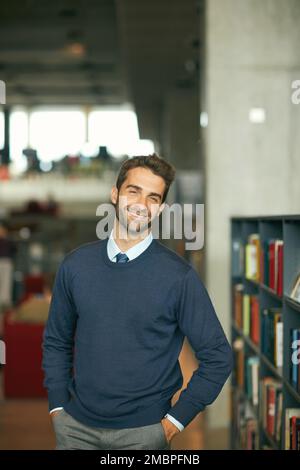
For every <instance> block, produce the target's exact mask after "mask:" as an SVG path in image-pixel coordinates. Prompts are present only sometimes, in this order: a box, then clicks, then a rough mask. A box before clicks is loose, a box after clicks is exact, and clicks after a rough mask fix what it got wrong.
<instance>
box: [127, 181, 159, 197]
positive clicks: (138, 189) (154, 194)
mask: <svg viewBox="0 0 300 470" xmlns="http://www.w3.org/2000/svg"><path fill="white" fill-rule="evenodd" d="M126 188H134V189H136V190H137V191H142V189H143V188H141V187H140V186H137V185H136V184H127V186H126ZM149 196H157V197H158V198H159V199H162V196H161V195H160V194H158V193H153V192H152V193H149Z"/></svg>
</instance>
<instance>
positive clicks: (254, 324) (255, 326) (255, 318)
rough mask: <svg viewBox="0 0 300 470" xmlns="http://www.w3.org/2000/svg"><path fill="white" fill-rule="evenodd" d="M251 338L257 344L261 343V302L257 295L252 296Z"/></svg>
mask: <svg viewBox="0 0 300 470" xmlns="http://www.w3.org/2000/svg"><path fill="white" fill-rule="evenodd" d="M251 303H252V305H251V307H252V308H251V316H252V318H251V339H252V341H253V342H254V343H255V344H257V345H258V344H259V340H260V338H259V336H260V333H259V302H258V299H257V297H252V298H251Z"/></svg>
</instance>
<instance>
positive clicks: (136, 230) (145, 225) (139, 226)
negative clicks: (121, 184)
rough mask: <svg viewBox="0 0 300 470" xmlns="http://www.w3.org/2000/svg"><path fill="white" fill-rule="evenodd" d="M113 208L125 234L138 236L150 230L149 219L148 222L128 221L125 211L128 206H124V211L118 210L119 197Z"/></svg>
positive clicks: (150, 222)
mask: <svg viewBox="0 0 300 470" xmlns="http://www.w3.org/2000/svg"><path fill="white" fill-rule="evenodd" d="M114 206H115V210H116V217H117V219H118V221H119V223H120V224H121V226H122V227H123V228H125V230H126V233H127V234H130V235H139V234H142V233H143V232H145V231H146V230H149V229H150V228H151V224H152V221H151V219H150V220H148V222H140V221H129V217H128V216H127V213H128V212H127V209H128V207H129V206H126V207H125V208H124V209H120V206H119V196H118V199H117V202H116V204H114ZM147 215H148V214H147Z"/></svg>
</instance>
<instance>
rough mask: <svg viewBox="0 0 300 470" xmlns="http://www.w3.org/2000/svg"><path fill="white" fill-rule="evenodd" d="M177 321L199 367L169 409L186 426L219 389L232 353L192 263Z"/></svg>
mask: <svg viewBox="0 0 300 470" xmlns="http://www.w3.org/2000/svg"><path fill="white" fill-rule="evenodd" d="M177 320H178V325H179V328H180V329H181V331H182V332H183V333H184V335H185V336H186V337H187V338H188V340H189V343H190V345H191V347H192V348H193V350H194V353H195V356H196V358H197V359H198V360H199V361H200V364H199V367H198V368H197V369H196V370H195V371H194V372H193V375H192V377H191V379H190V381H189V382H188V384H187V387H186V388H185V389H184V390H182V392H181V394H180V396H179V399H178V400H177V402H176V403H175V404H174V406H173V407H172V408H171V409H170V410H169V411H168V412H169V413H170V415H172V416H173V417H174V418H175V419H177V420H178V421H179V422H181V423H182V424H183V425H184V426H187V425H188V424H189V422H190V421H192V420H193V418H194V417H195V416H196V415H197V414H198V413H199V412H200V411H202V410H204V408H205V407H206V406H207V405H210V404H211V403H213V402H214V400H215V399H216V398H217V396H218V395H219V393H220V392H221V390H222V388H223V385H224V384H225V382H226V380H227V378H228V377H229V375H230V373H231V371H232V365H233V354H232V349H231V346H230V345H229V343H228V341H227V338H226V336H225V333H224V331H223V329H222V326H221V324H220V322H219V320H218V317H217V315H216V312H215V310H214V307H213V305H212V302H211V300H210V298H209V295H208V293H207V291H206V288H205V287H204V285H203V283H202V281H201V279H200V277H199V276H198V274H197V272H196V271H195V270H194V268H193V267H191V268H190V269H189V271H188V272H187V273H186V275H185V277H184V280H183V281H182V284H181V290H180V295H179V299H178V302H177Z"/></svg>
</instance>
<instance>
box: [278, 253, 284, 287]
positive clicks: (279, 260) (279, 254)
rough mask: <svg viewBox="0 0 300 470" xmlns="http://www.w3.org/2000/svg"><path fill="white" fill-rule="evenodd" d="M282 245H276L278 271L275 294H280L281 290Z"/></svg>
mask: <svg viewBox="0 0 300 470" xmlns="http://www.w3.org/2000/svg"><path fill="white" fill-rule="evenodd" d="M282 286H283V245H279V246H278V273H277V294H278V295H282V293H283V292H282V291H283V288H282Z"/></svg>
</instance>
